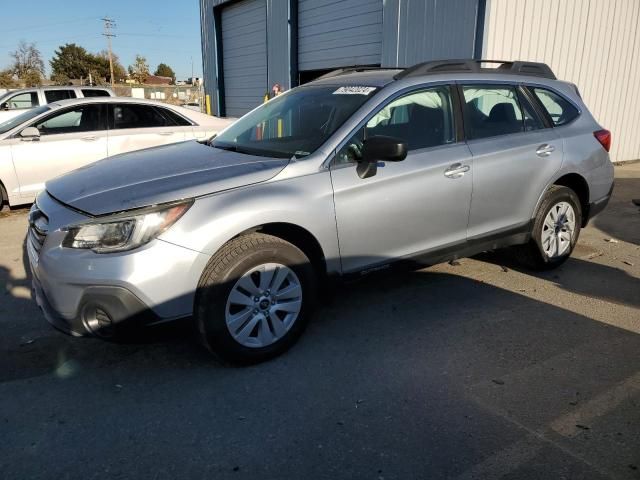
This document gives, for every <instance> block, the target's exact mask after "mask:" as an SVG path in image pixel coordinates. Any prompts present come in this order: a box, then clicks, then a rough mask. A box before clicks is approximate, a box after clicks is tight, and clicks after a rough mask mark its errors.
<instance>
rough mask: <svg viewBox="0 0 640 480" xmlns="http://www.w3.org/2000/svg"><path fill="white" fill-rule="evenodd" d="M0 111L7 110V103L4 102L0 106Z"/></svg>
mask: <svg viewBox="0 0 640 480" xmlns="http://www.w3.org/2000/svg"><path fill="white" fill-rule="evenodd" d="M0 110H4V111H5V112H6V111H7V110H9V102H4V103H2V104H1V105H0Z"/></svg>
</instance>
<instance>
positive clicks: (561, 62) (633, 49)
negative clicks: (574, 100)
mask: <svg viewBox="0 0 640 480" xmlns="http://www.w3.org/2000/svg"><path fill="white" fill-rule="evenodd" d="M639 20H640V0H487V10H486V17H485V39H484V43H483V55H482V56H483V58H487V59H491V60H516V59H517V60H530V61H538V62H545V63H547V64H549V65H550V66H551V68H552V70H553V71H554V73H555V74H556V76H557V77H558V78H560V79H562V80H567V81H570V82H573V83H575V84H576V85H578V87H579V89H580V93H581V94H582V97H583V98H584V100H585V103H586V104H587V106H588V107H589V110H590V111H591V112H592V113H593V115H594V116H595V118H596V120H598V122H599V123H600V124H601V125H602V126H603V127H604V128H607V129H608V130H611V132H612V134H613V145H612V149H611V159H612V160H613V161H626V160H637V159H640V22H639Z"/></svg>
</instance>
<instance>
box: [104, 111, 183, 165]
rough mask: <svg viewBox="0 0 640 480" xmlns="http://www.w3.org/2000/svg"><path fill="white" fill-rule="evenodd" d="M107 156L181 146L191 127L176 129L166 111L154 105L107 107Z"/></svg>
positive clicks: (177, 127) (178, 127)
mask: <svg viewBox="0 0 640 480" xmlns="http://www.w3.org/2000/svg"><path fill="white" fill-rule="evenodd" d="M108 105H109V156H113V155H118V154H121V153H126V152H131V151H134V150H141V149H143V148H150V147H155V146H159V145H166V144H169V143H176V142H182V141H184V140H185V138H186V134H187V130H190V129H191V126H188V127H185V126H176V125H175V122H174V121H173V120H172V119H171V117H170V116H169V115H167V113H166V110H167V109H164V108H162V107H157V106H155V105H144V104H138V103H110V104H108Z"/></svg>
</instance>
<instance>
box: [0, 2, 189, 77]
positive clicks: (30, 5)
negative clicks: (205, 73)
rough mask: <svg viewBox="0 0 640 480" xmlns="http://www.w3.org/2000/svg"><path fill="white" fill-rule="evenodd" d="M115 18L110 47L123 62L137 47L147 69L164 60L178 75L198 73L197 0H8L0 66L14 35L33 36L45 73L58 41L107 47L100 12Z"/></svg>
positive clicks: (126, 62)
mask: <svg viewBox="0 0 640 480" xmlns="http://www.w3.org/2000/svg"><path fill="white" fill-rule="evenodd" d="M105 15H108V16H109V17H111V18H113V19H114V20H115V21H116V24H117V26H116V29H115V31H114V33H115V34H116V35H117V37H116V38H114V39H113V51H114V53H116V54H118V56H119V57H120V61H121V63H122V64H123V65H124V67H125V68H126V67H127V66H128V65H130V64H131V63H133V60H134V58H135V55H136V54H137V53H139V54H140V55H143V56H145V57H146V58H147V61H148V63H149V67H150V69H151V71H152V72H153V71H154V70H155V68H156V66H157V65H158V63H160V62H164V63H166V64H168V65H169V66H170V67H171V68H173V70H174V71H175V72H176V76H177V78H178V79H183V78H185V79H186V78H187V77H190V76H191V58H193V68H194V74H195V76H196V77H199V76H201V74H202V57H201V50H200V6H199V3H198V0H180V1H178V2H171V3H164V2H158V1H151V0H138V1H136V0H129V1H126V0H110V1H108V2H99V1H93V0H88V1H87V0H64V1H62V0H54V1H51V0H30V1H28V2H11V6H10V7H8V8H7V7H6V6H5V8H3V9H2V25H3V27H2V29H0V69H1V68H5V67H8V66H9V63H10V57H9V52H11V51H13V50H15V48H16V45H17V44H18V42H19V41H20V40H26V41H27V42H35V43H36V46H37V47H38V49H40V51H41V52H42V56H43V59H44V61H45V66H46V69H47V76H49V75H50V73H51V68H50V65H49V59H50V58H51V57H52V56H53V52H54V50H55V49H57V48H58V46H60V45H63V44H65V43H76V44H78V45H81V46H83V47H84V48H86V49H87V50H88V51H90V52H98V51H100V50H104V49H106V48H107V40H106V38H105V37H103V36H102V35H101V34H102V31H103V23H102V21H101V20H100V18H102V17H104V16H105Z"/></svg>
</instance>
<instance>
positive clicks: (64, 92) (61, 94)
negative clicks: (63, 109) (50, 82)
mask: <svg viewBox="0 0 640 480" xmlns="http://www.w3.org/2000/svg"><path fill="white" fill-rule="evenodd" d="M44 98H45V99H46V101H47V103H53V102H58V101H60V100H69V99H72V98H77V95H76V92H75V90H74V89H72V88H56V89H55V90H45V91H44Z"/></svg>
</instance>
